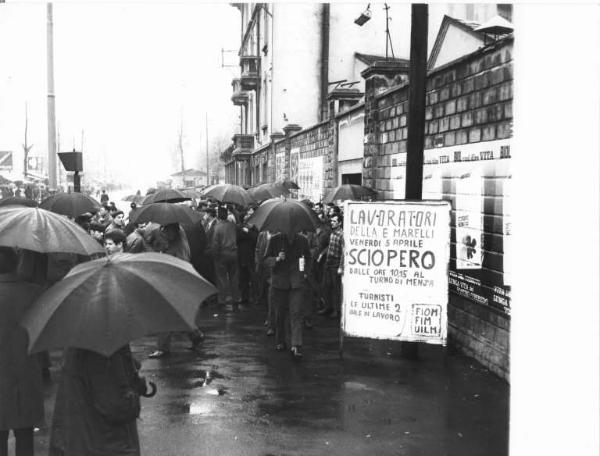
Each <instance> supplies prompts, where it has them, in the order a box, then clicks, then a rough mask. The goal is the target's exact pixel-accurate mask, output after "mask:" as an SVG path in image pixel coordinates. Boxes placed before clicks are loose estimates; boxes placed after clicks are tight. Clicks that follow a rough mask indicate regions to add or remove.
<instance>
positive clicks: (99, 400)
mask: <svg viewBox="0 0 600 456" xmlns="http://www.w3.org/2000/svg"><path fill="white" fill-rule="evenodd" d="M139 367H140V363H139V362H138V361H137V360H135V359H134V358H133V356H132V354H131V350H130V348H129V345H125V346H123V347H122V348H120V349H119V350H117V351H116V352H115V353H114V354H112V355H110V356H103V355H100V354H98V353H95V352H93V351H90V350H85V349H82V348H69V349H67V350H66V352H65V355H64V364H63V375H62V377H61V380H60V384H59V387H58V391H57V394H56V404H55V406H54V417H53V419H52V429H51V433H50V451H49V454H50V456H68V455H92V454H95V455H107V456H108V455H114V456H121V455H122V456H137V455H139V454H140V442H139V437H138V430H137V422H136V421H137V418H138V417H139V415H140V409H141V406H140V390H139V381H138V378H139V377H138V370H139Z"/></svg>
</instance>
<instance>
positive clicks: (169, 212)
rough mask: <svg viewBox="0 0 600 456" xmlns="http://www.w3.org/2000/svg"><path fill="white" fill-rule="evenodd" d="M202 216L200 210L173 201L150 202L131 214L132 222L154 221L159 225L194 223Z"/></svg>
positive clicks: (130, 219)
mask: <svg viewBox="0 0 600 456" xmlns="http://www.w3.org/2000/svg"><path fill="white" fill-rule="evenodd" d="M201 218H202V215H201V214H199V213H198V212H195V211H193V210H191V209H190V208H189V207H188V206H184V205H181V204H171V203H150V204H147V205H142V206H140V207H139V208H137V209H136V211H135V212H134V213H133V214H131V217H130V218H129V221H130V222H131V223H146V222H154V223H158V224H159V225H169V224H170V223H182V224H184V225H193V224H194V223H196V222H198V221H199V220H200V219H201Z"/></svg>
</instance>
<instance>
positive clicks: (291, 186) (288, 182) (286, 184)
mask: <svg viewBox="0 0 600 456" xmlns="http://www.w3.org/2000/svg"><path fill="white" fill-rule="evenodd" d="M280 183H281V185H283V186H284V187H285V188H286V189H288V190H300V186H299V185H298V184H297V183H296V182H294V181H291V180H289V179H285V180H283V181H281V182H280Z"/></svg>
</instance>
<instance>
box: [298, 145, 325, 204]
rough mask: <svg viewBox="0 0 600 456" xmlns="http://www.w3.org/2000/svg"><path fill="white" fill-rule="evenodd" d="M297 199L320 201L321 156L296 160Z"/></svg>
mask: <svg viewBox="0 0 600 456" xmlns="http://www.w3.org/2000/svg"><path fill="white" fill-rule="evenodd" d="M297 183H298V187H300V190H298V199H300V200H302V199H304V198H308V199H310V200H311V201H321V198H322V197H323V156H319V157H311V158H301V159H300V160H298V181H297Z"/></svg>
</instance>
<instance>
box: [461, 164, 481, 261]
mask: <svg viewBox="0 0 600 456" xmlns="http://www.w3.org/2000/svg"><path fill="white" fill-rule="evenodd" d="M455 207H456V269H481V265H482V262H483V250H482V248H483V192H482V178H481V172H480V171H479V170H477V169H472V170H471V171H470V172H468V173H466V174H464V175H463V176H462V177H461V178H460V179H459V180H458V182H457V183H456V206H455Z"/></svg>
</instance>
